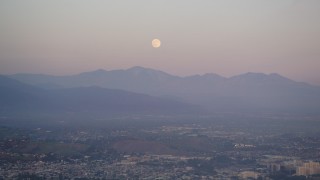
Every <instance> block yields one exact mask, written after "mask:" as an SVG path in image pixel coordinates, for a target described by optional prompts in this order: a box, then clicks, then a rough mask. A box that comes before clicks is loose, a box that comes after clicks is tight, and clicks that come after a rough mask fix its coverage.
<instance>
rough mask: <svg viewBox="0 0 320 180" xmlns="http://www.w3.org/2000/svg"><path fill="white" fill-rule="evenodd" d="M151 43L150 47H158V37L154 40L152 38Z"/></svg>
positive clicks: (159, 42)
mask: <svg viewBox="0 0 320 180" xmlns="http://www.w3.org/2000/svg"><path fill="white" fill-rule="evenodd" d="M151 44H152V47H154V48H158V47H160V46H161V41H160V40H159V39H154V40H152V43H151Z"/></svg>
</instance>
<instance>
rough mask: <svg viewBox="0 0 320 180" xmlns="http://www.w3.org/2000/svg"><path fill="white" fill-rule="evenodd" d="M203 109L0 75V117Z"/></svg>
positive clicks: (101, 89)
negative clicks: (47, 87)
mask: <svg viewBox="0 0 320 180" xmlns="http://www.w3.org/2000/svg"><path fill="white" fill-rule="evenodd" d="M196 112H203V111H202V110H201V109H200V108H199V107H197V106H194V105H190V104H186V103H183V102H179V101H174V100H169V99H166V98H159V97H152V96H149V95H144V94H138V93H133V92H128V91H124V90H116V89H106V88H102V87H94V86H92V87H76V88H62V89H50V90H45V89H41V88H38V87H34V86H32V85H28V84H24V83H21V82H19V81H17V80H14V79H10V78H8V77H5V76H1V75H0V117H2V116H14V117H16V116H18V117H19V116H28V115H30V116H39V115H48V116H52V115H55V116H66V115H68V114H69V115H70V114H75V115H76V116H90V117H107V116H113V115H132V114H140V115H159V114H160V115H162V114H189V113H196Z"/></svg>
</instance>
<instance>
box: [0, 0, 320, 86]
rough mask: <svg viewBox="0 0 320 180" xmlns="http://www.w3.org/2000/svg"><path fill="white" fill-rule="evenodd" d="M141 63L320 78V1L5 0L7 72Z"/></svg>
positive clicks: (1, 66) (1, 63)
mask: <svg viewBox="0 0 320 180" xmlns="http://www.w3.org/2000/svg"><path fill="white" fill-rule="evenodd" d="M154 38H159V39H160V40H161V42H162V44H161V47H160V48H157V49H155V48H152V46H151V41H152V39H154ZM136 65H139V66H144V67H150V68H155V69H160V70H163V71H166V72H169V73H172V74H175V75H182V76H184V75H191V74H203V73H206V72H214V73H217V74H220V75H223V76H227V77H229V76H232V75H237V74H241V73H245V72H249V71H250V72H263V73H273V72H275V73H279V74H281V75H284V76H287V77H289V78H292V79H294V80H298V81H306V82H310V83H313V84H318V85H320V1H319V0H201V1H199V0H176V1H172V0H135V1H132V0H130V1H129V0H128V1H124V0H114V1H107V0H53V1H44V0H28V1H25V0H1V1H0V74H13V73H20V72H28V73H46V74H56V75H65V74H75V73H79V72H83V71H91V70H95V69H100V68H102V69H107V70H110V69H120V68H129V67H132V66H136Z"/></svg>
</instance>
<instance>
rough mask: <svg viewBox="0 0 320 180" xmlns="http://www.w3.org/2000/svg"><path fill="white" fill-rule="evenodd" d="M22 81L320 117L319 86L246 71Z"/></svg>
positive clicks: (100, 73) (142, 71)
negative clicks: (225, 74) (219, 73)
mask: <svg viewBox="0 0 320 180" xmlns="http://www.w3.org/2000/svg"><path fill="white" fill-rule="evenodd" d="M7 77H9V78H12V79H15V80H18V81H20V82H22V83H26V84H29V85H32V86H34V87H38V88H42V89H47V90H51V91H53V90H54V91H56V90H59V89H60V90H61V91H63V89H66V88H82V89H84V88H85V87H87V88H89V87H91V88H92V86H96V87H95V88H98V87H99V88H108V89H113V90H123V91H126V92H132V93H141V94H146V95H149V96H152V97H158V98H163V97H165V99H166V100H168V99H171V101H174V102H185V103H188V104H194V105H200V106H202V107H204V108H206V109H207V110H209V111H212V112H215V111H245V112H247V111H252V112H257V111H271V112H274V111H278V112H295V113H300V112H301V113H320V87H318V86H313V85H310V84H307V83H303V82H296V81H293V80H291V79H288V78H286V77H283V76H281V75H279V74H275V73H273V74H263V73H245V74H241V75H238V76H233V77H230V78H225V77H222V76H219V75H217V74H213V73H211V74H204V75H193V76H187V77H180V76H175V75H171V74H168V73H165V72H162V71H159V70H154V69H149V68H144V67H139V66H136V67H132V68H129V69H126V70H110V71H106V70H103V69H99V70H96V71H91V72H84V73H80V74H76V75H70V76H52V75H42V74H14V75H9V76H7Z"/></svg>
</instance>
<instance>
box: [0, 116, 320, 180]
mask: <svg viewBox="0 0 320 180" xmlns="http://www.w3.org/2000/svg"><path fill="white" fill-rule="evenodd" d="M20 121H21V120H20ZM17 122H18V121H14V120H12V119H8V118H6V117H2V118H1V124H2V126H1V127H0V138H1V141H0V179H50V178H52V179H319V178H320V164H319V161H320V131H319V129H318V128H317V127H320V126H319V125H320V122H319V117H309V116H299V117H297V116H294V115H288V114H281V115H271V114H259V115H253V114H236V115H235V114H217V115H215V116H210V117H205V116H203V117H202V116H198V117H170V116H163V117H161V116H158V117H154V116H143V117H142V116H130V117H121V118H117V119H116V118H114V119H107V120H102V119H100V120H96V121H92V122H89V123H88V122H85V121H84V120H79V122H78V123H74V122H72V121H68V120H67V119H63V120H56V121H53V120H50V122H46V123H43V124H46V125H43V126H41V125H39V124H41V123H38V122H36V123H33V124H32V123H30V124H28V125H26V124H23V123H17ZM75 124H76V125H75Z"/></svg>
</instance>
